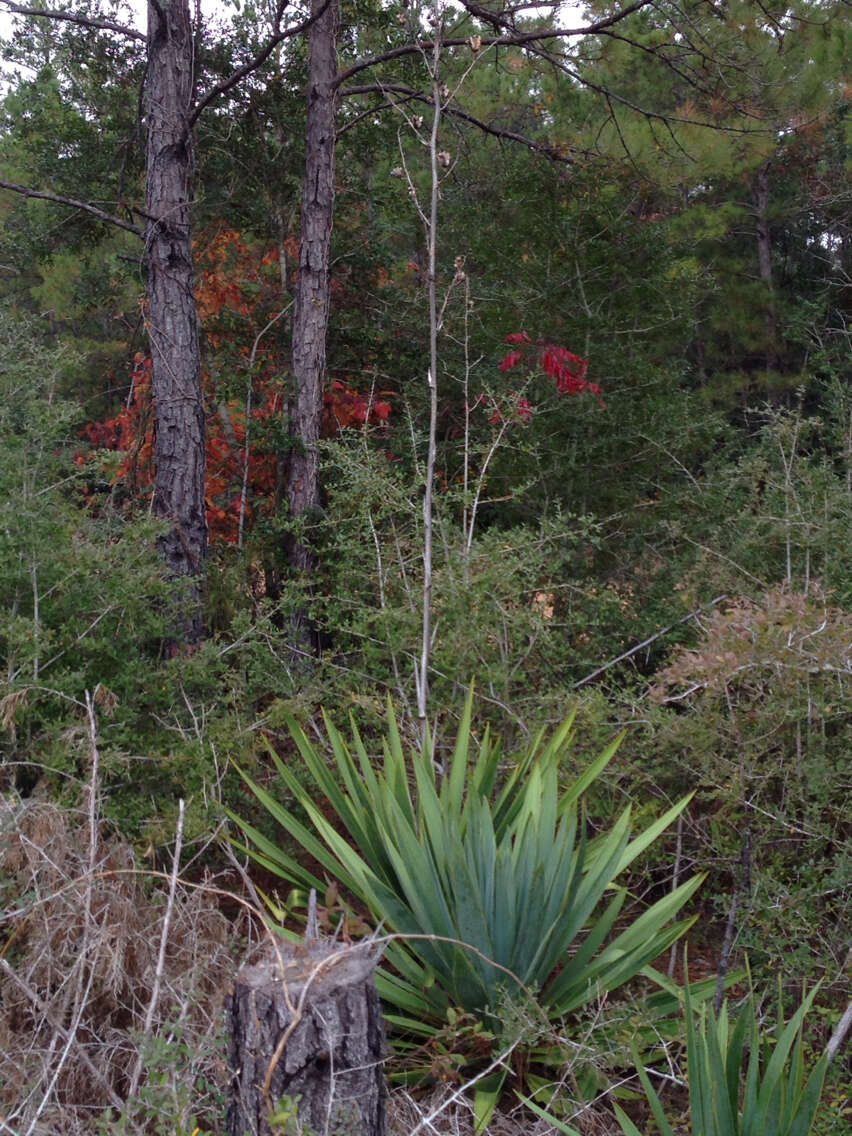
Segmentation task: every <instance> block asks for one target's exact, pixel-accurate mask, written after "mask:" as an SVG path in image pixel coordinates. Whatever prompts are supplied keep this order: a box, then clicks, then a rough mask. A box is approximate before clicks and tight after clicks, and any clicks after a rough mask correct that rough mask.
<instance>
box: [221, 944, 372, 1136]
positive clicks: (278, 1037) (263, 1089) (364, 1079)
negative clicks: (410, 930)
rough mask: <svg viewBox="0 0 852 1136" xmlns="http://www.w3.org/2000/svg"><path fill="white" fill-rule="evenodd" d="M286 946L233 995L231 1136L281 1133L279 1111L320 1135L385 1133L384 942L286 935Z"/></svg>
mask: <svg viewBox="0 0 852 1136" xmlns="http://www.w3.org/2000/svg"><path fill="white" fill-rule="evenodd" d="M279 952H280V958H279V957H276V955H275V952H272V951H271V952H270V955H269V957H268V958H267V959H265V960H264V961H263V962H261V963H260V964H258V965H255V966H247V967H243V969H242V970H241V971H240V972H239V974H238V975H237V978H236V981H235V983H234V989H233V992H232V993H231V994H230V996H229V998H228V1000H227V1003H226V1006H227V1013H228V1022H229V1028H230V1046H229V1054H228V1065H229V1068H230V1069H231V1071H232V1081H231V1088H230V1099H229V1106H228V1114H227V1118H226V1122H225V1132H226V1136H249V1134H250V1136H273V1133H275V1132H280V1131H281V1130H282V1129H281V1127H278V1128H276V1126H275V1123H274V1117H275V1113H276V1112H277V1113H278V1116H279V1122H278V1123H279V1124H280V1125H282V1127H283V1125H284V1117H285V1115H289V1116H290V1118H291V1119H290V1124H291V1126H292V1129H293V1130H294V1131H295V1130H296V1119H297V1117H298V1123H300V1124H301V1125H303V1126H304V1129H305V1130H306V1131H310V1132H313V1133H316V1134H317V1136H384V1132H385V1119H384V1113H385V1096H386V1090H385V1084H384V1076H383V1073H382V1059H383V1056H384V1027H383V1022H382V1016H381V1010H380V1007H379V999H378V995H377V994H376V988H375V986H374V984H373V970H374V968H375V965H376V962H377V961H378V955H377V953H376V951H375V950H372V949H371V948H370V946H369V945H368V944H365V945H359V946H356V947H340V946H332V945H329V944H328V943H322V942H312V943H310V944H308V945H302V944H292V943H287V942H284V941H283V940H281V941H280V946H279ZM284 1130H285V1131H289V1130H290V1129H289V1128H284ZM300 1130H301V1129H300Z"/></svg>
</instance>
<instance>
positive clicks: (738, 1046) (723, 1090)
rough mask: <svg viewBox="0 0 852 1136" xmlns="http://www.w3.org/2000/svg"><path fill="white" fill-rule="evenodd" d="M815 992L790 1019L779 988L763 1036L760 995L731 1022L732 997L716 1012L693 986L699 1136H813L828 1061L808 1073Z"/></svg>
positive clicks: (656, 1102) (559, 1124)
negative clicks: (698, 1000) (807, 1039)
mask: <svg viewBox="0 0 852 1136" xmlns="http://www.w3.org/2000/svg"><path fill="white" fill-rule="evenodd" d="M816 991H817V987H814V989H813V990H811V992H810V993H809V994H808V995H806V997H805V998H804V999H803V1000H802V1004H801V1005H800V1006H799V1009H798V1010H797V1011H796V1012H795V1014H793V1016H792V1017H791V1019H790V1021H789V1022H785V1020H784V1012H783V1009H782V1007H781V998H780V991H779V999H778V1021H777V1026H776V1028H775V1029H774V1030H773V1031H771V1033H770V1035H769V1036H767V1035H766V1034H763V1035H762V1034H761V1030H760V1027H759V1025H758V1020H757V1012H756V1009H755V1004H754V997H753V995H752V996H751V997H749V998H748V1000H747V1001H746V1002H745V1003H744V1004H743V1006H742V1007H741V1008H740V1010H739V1013H738V1015H737V1017H736V1023H735V1024H734V1025H733V1026H732V1023H731V1020H730V1016H729V1012H728V1004H727V1002H725V1003H724V1004H723V1006H722V1009H721V1012H720V1013H719V1015H718V1017H716V1016H715V1015H714V1014H713V1012H712V1010H710V1009H709V1007H708V1005H707V1004H706V1003H704V1004H702V1005H700V1006H698V1007H696V1006H695V1004H694V1002H693V999H692V991H691V989H690V986H689V983H687V984H686V987H685V1011H686V1046H687V1070H688V1086H689V1114H690V1132H691V1134H692V1136H808V1133H809V1132H810V1131H811V1129H812V1128H813V1123H814V1118H815V1116H816V1111H817V1108H818V1107H819V1101H820V1095H821V1093H822V1085H823V1081H824V1079H825V1073H826V1069H827V1067H828V1054H827V1053H825V1054H823V1056H822V1057H821V1058H820V1059H819V1060H818V1061H817V1062H816V1064H815V1065H814V1067H813V1069H812V1070H811V1072H810V1075H808V1076H806V1071H805V1060H804V1038H803V1033H804V1024H805V1017H806V1015H807V1013H808V1011H809V1010H810V1008H811V1005H812V1004H813V1000H814V996H815V995H816ZM746 1054H747V1055H748V1056H747V1060H746ZM634 1061H635V1063H636V1071H637V1072H638V1074H639V1079H640V1081H641V1082H642V1087H643V1088H644V1090H645V1095H646V1096H647V1098H648V1104H649V1105H650V1108H651V1113H652V1115H653V1117H654V1121H655V1122H656V1126H657V1128H658V1130H659V1132H660V1136H674V1129H673V1128H672V1126H671V1124H670V1123H669V1121H668V1119H667V1118H666V1115H665V1112H664V1110H663V1105H662V1102H661V1100H660V1097H659V1095H658V1094H657V1091H656V1090H655V1089H654V1087H653V1085H652V1084H651V1081H650V1078H649V1077H648V1073H647V1071H646V1069H645V1065H644V1063H643V1062H642V1060H641V1059H640V1057H639V1054H638V1053H634ZM525 1103H526V1104H527V1105H528V1106H529V1107H530V1109H532V1111H533V1112H535V1113H536V1114H538V1115H539V1116H542V1117H544V1118H545V1119H546V1120H548V1121H550V1123H551V1124H553V1125H554V1127H555V1128H557V1129H558V1131H560V1132H564V1133H565V1134H566V1136H580V1134H579V1133H578V1132H577V1131H576V1130H575V1129H574V1128H572V1127H571V1126H570V1125H568V1124H566V1123H565V1122H564V1121H561V1120H559V1119H558V1118H557V1117H554V1116H552V1115H550V1114H549V1113H548V1112H547V1111H546V1110H545V1109H543V1108H541V1107H540V1106H539V1105H537V1104H536V1102H535V1101H532V1100H525ZM613 1107H614V1109H615V1113H616V1116H617V1117H618V1121H619V1123H620V1125H621V1130H622V1132H624V1136H642V1133H641V1132H640V1131H639V1129H638V1128H637V1127H636V1125H635V1124H634V1123H633V1121H632V1120H631V1119H630V1117H629V1116H627V1114H626V1113H625V1112H624V1110H623V1109H622V1108H620V1107H619V1106H618V1105H617V1104H614V1105H613Z"/></svg>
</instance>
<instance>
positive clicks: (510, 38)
mask: <svg viewBox="0 0 852 1136" xmlns="http://www.w3.org/2000/svg"><path fill="white" fill-rule="evenodd" d="M650 3H651V0H637V2H636V3H635V4H631V5H630V6H629V7H627V8H623V9H622V10H621V11H619V12H614V13H613V14H612V15H611V16H607V17H606V18H605V19H602V20H596V21H595V23H593V24H586V25H584V26H582V27H579V28H538V29H536V30H534V31H529V32H516V31H511V32H509V33H508V34H506V35H497V36H482V38H481V46H482V47H483V48H485V47H524V46H525V45H527V44H533V43H540V42H541V41H542V40H546V39H571V38H575V37H577V36H587V35H595V34H596V33H597V32H600V31H603V29H604V28H609V27H612V25H613V24H617V23H619V22H620V21H621V20H624V19H625V18H626V17H627V16H631V15H633V13H634V12H638V11H639V10H640V9H641V8H644V7H646V6H647V5H648V4H650ZM465 7H468V5H467V4H465ZM474 7H476V5H474ZM482 12H483V9H479V10H478V12H477V13H476V14H477V16H478V18H479V19H484V18H486V17H484V16H483V15H482ZM495 19H497V17H496V16H491V17H490V18H488V19H487V22H490V23H492V24H493V23H494V22H495ZM469 43H470V39H469V37H468V36H455V37H448V38H446V39H442V40H441V46H442V48H444V47H467V46H468V45H469ZM434 49H435V43H434V41H433V40H423V39H418V40H416V41H415V42H414V43H406V44H402V45H401V46H400V47H395V48H392V49H391V50H390V51H385V52H382V53H381V54H380V55H373V56H370V57H369V58H368V59H361V60H359V61H358V62H356V63H353V64H352V65H351V66H350V67H347V68H346V69H345V70H343V71H341V72H340V74H339V75H338V76H337V85H338V86H340V84H341V83H345V82H346V80H347V79H351V78H352V76H353V75H357V74H358V72H359V71H364V70H366V69H367V68H369V67H375V66H377V65H378V64H380V63H387V62H389V61H390V60H392V59H400V58H402V57H403V56H406V55H422V54H423V53H424V52H429V51H434Z"/></svg>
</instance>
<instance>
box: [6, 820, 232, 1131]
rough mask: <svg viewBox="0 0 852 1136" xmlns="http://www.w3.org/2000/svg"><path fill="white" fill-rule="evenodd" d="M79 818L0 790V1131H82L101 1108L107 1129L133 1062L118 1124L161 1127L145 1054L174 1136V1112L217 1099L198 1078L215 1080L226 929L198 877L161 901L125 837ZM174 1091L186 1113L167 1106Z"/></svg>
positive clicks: (164, 888)
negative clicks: (196, 883)
mask: <svg viewBox="0 0 852 1136" xmlns="http://www.w3.org/2000/svg"><path fill="white" fill-rule="evenodd" d="M90 821H91V817H89V818H88V819H87V818H84V817H80V816H79V814H74V813H72V812H69V811H63V810H61V809H59V808H58V807H56V806H54V805H52V804H48V803H46V802H43V801H26V802H24V801H18V800H9V799H2V800H0V905H2V908H3V911H2V914H0V1132H4V1133H12V1134H14V1136H37V1134H42V1133H44V1134H47V1133H50V1134H51V1136H56V1134H57V1133H62V1134H63V1136H76V1134H78V1133H80V1134H82V1133H91V1132H94V1131H95V1130H96V1123H97V1120H98V1117H99V1116H100V1117H102V1118H103V1117H104V1114H105V1112H106V1110H108V1109H110V1108H112V1109H113V1116H114V1117H115V1118H116V1130H119V1129H120V1125H119V1123H118V1119H117V1118H118V1116H119V1113H120V1110H121V1108H122V1106H123V1104H124V1101H125V1096H126V1094H127V1091H128V1088H129V1086H130V1085H131V1083H132V1081H133V1077H134V1072H135V1071H136V1068H137V1065H139V1066H140V1069H139V1074H140V1075H139V1077H138V1084H139V1094H137V1095H138V1100H137V1101H135V1102H131V1105H130V1106H129V1107H128V1108H126V1109H124V1113H125V1116H126V1124H125V1130H126V1131H127V1132H131V1133H134V1132H140V1133H141V1132H146V1133H147V1132H158V1131H160V1130H161V1129H160V1127H159V1125H158V1123H157V1119H156V1101H155V1098H154V1096H152V1094H151V1092H150V1084H149V1082H150V1078H149V1072H150V1070H149V1069H148V1068H146V1065H147V1064H148V1063H149V1062H150V1058H151V1053H152V1052H158V1053H160V1055H161V1058H160V1059H161V1066H162V1067H161V1068H160V1069H158V1070H156V1072H157V1073H158V1074H159V1075H160V1078H161V1080H163V1081H164V1084H163V1085H161V1086H160V1087H159V1090H158V1091H159V1093H160V1096H161V1097H162V1100H163V1102H164V1104H163V1107H164V1108H165V1107H166V1106H167V1104H168V1102H169V1099H170V1098H172V1099H173V1110H174V1115H173V1120H174V1123H173V1124H172V1126H171V1127H170V1128H169V1129H162V1130H163V1131H166V1130H168V1131H170V1132H171V1133H174V1134H175V1136H177V1134H178V1133H179V1132H180V1127H179V1124H178V1122H179V1121H180V1123H182V1124H184V1125H185V1127H186V1131H187V1132H191V1131H192V1127H193V1124H194V1123H196V1122H202V1121H203V1118H204V1115H205V1111H206V1109H207V1108H209V1107H210V1106H214V1107H218V1102H215V1101H214V1100H213V1099H212V1098H211V1091H210V1088H209V1086H210V1085H215V1084H216V1083H217V1082H218V1083H219V1084H222V1083H223V1082H224V1072H225V1070H224V1061H223V1053H224V1049H223V1045H222V1026H221V1017H222V1013H221V1010H222V1001H223V997H224V993H225V989H226V985H227V982H228V980H229V977H230V975H231V972H232V969H233V960H232V957H231V953H230V949H229V947H230V945H231V944H233V943H234V942H235V941H236V937H237V933H238V929H235V928H234V927H233V926H232V925H231V924H230V923H229V921H228V920H227V919H226V918H225V917H224V915H223V914H222V913H221V912H220V911H219V910H218V909H217V907H216V904H215V903H214V902H211V899H210V897H209V895H208V894H206V892H205V891H204V890H203V889H198V888H187V887H185V886H182V885H180V884H179V883H178V886H177V888H176V889H175V895H174V901H173V902H172V904H171V905H169V903H168V890H169V889H168V881H163V880H154V881H152V879H151V877H150V874H149V873H145V872H137V871H136V864H135V858H134V854H133V851H132V849H131V848H130V847H129V845H128V844H126V843H125V842H123V841H121V840H119V839H117V838H115V837H109V838H107V837H104V836H103V835H102V834H101V830H100V825H99V824H97V822H95V824H94V826H93V825H92V824H91V823H90ZM167 912H168V914H167ZM165 921H168V922H167V934H166V935H165V936H164V934H163V929H164V922H165ZM164 938H165V950H164V955H163V966H162V973H161V978H160V983H159V987H160V988H159V994H158V996H157V997H156V999H155V1000H154V999H152V987H153V986H154V985H155V975H156V971H157V963H158V957H159V954H160V944H161V940H163V939H164ZM152 1004H153V1011H152ZM146 1019H150V1027H149V1029H148V1030H147V1032H146V1031H145V1029H144V1026H145V1022H146ZM174 1047H178V1049H175V1048H174ZM181 1064H182V1065H183V1068H181V1069H180V1072H179V1077H180V1079H181V1080H182V1081H183V1084H182V1085H179V1084H178V1083H177V1078H178V1072H177V1070H178V1066H179V1065H181ZM163 1074H165V1076H164V1075H163ZM170 1077H171V1078H172V1079H174V1081H175V1083H174V1084H171V1083H170ZM203 1082H206V1084H207V1086H208V1087H205V1088H204V1089H202V1088H201V1087H200V1086H201V1085H202V1083H203ZM194 1087H197V1091H194ZM187 1089H188V1090H189V1091H186V1090H187ZM146 1098H147V1103H143V1102H145V1101H146ZM152 1102H153V1103H152ZM182 1102H183V1107H185V1109H186V1110H191V1112H192V1115H189V1114H187V1115H186V1116H185V1117H180V1116H179V1115H178V1113H179V1112H180V1111H181V1108H182ZM169 1107H172V1106H169ZM101 1123H102V1124H103V1123H104V1120H103V1119H102V1120H101ZM110 1130H112V1129H111V1128H110V1127H107V1128H105V1129H104V1128H102V1129H101V1131H110ZM213 1130H215V1126H214V1127H213Z"/></svg>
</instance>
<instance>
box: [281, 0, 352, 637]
mask: <svg viewBox="0 0 852 1136" xmlns="http://www.w3.org/2000/svg"><path fill="white" fill-rule="evenodd" d="M324 2H325V0H313V3H312V11H314V12H316V10H317V9H318V8H320V7H322V5H323V3H324ZM339 22H340V13H339V0H328V7H327V8H326V10H325V12H324V13H323V14H322V16H321V17H320V18H319V19H318V20H317V21H316V23H314V24H312V25H311V30H310V56H309V62H308V87H307V108H306V128H305V178H304V184H303V189H302V220H301V230H300V237H299V272H298V277H297V281H296V295H295V306H294V314H293V382H294V386H295V389H294V393H293V397H292V398H291V401H290V407H289V415H290V427H289V428H290V453H289V455H288V460H287V470H286V490H287V501H288V504H289V507H290V517H291V518H292V520H293V521H295V522H297V523H298V521H299V520H300V519H303V520H304V522H305V524H306V525H308V524H309V523H310V517H311V514H312V513H314V512H315V511H316V510H317V509H318V508H319V503H320V493H319V444H318V443H319V436H320V422H321V419H322V398H323V382H324V378H325V343H326V332H327V329H328V303H329V259H330V255H331V229H332V221H333V217H334V145H335V110H336V101H337V99H336V88H335V80H336V78H337V35H338V28H339ZM285 551H286V554H287V561H288V563H289V564H290V566H291V567H292V568H294V569H295V570H296V571H297V572H299V573H301V574H308V575H310V574H311V573H312V572H313V570H314V568H315V566H316V556H315V553H314V550H313V549H312V548H311V545H310V538H309V534H308V533H307V532H306V531H305V529H304V528H302V529H301V530H300V529H298V528H297V529H296V531H295V532H294V533H292V534H291V535H290V536H288V537H287V539H286V541H285ZM297 624H298V625H299V626H298V628H297V633H296V637H297V639H301V640H302V642H301V643H298V642H297V643H296V644H295V646H297V647H298V646H301V647H303V648H308V649H310V648H311V647H313V646H315V643H314V638H315V637H314V634H313V631H312V629H311V628H310V625H309V623H308V621H307V619H306V618H305V617H304V616H299V617H297Z"/></svg>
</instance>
